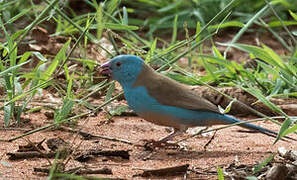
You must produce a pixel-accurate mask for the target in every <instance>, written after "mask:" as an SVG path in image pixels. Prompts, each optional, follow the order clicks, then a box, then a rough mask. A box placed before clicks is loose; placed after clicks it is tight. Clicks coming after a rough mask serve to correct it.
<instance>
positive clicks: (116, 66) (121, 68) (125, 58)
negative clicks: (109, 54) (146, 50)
mask: <svg viewBox="0 0 297 180" xmlns="http://www.w3.org/2000/svg"><path fill="white" fill-rule="evenodd" d="M144 65H145V64H144V62H143V60H142V59H141V58H140V57H138V56H134V55H119V56H116V57H114V58H113V59H111V60H110V61H108V62H106V63H104V64H102V65H101V68H102V71H101V74H103V75H107V76H110V77H111V78H112V79H114V80H116V81H118V82H119V83H120V84H121V85H122V86H125V85H128V86H129V85H132V84H133V83H134V81H135V80H136V79H137V76H138V75H139V73H140V72H141V70H142V68H143V66H144Z"/></svg>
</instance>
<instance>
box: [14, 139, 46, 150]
mask: <svg viewBox="0 0 297 180" xmlns="http://www.w3.org/2000/svg"><path fill="white" fill-rule="evenodd" d="M44 141H45V139H43V140H41V141H39V142H32V143H28V144H26V145H19V149H18V150H17V152H32V151H36V148H38V149H39V150H42V151H44V150H45V149H44V147H43V146H42V143H43V142H44ZM36 152H37V151H36Z"/></svg>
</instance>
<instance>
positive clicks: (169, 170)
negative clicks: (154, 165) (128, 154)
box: [135, 164, 189, 177]
mask: <svg viewBox="0 0 297 180" xmlns="http://www.w3.org/2000/svg"><path fill="white" fill-rule="evenodd" d="M188 168H189V164H185V165H181V166H174V167H166V168H161V169H153V170H147V169H141V168H139V169H140V170H143V171H144V172H143V173H142V174H137V175H135V176H142V177H149V176H174V175H180V174H185V173H186V172H187V170H188Z"/></svg>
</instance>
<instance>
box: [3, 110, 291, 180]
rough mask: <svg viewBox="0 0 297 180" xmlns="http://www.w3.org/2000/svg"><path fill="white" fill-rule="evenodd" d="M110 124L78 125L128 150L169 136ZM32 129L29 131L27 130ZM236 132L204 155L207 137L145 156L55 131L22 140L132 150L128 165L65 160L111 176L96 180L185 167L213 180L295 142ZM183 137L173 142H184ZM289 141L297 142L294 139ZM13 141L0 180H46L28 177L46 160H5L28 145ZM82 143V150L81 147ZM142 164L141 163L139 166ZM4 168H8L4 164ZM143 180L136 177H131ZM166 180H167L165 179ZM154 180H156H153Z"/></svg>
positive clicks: (36, 122)
mask: <svg viewBox="0 0 297 180" xmlns="http://www.w3.org/2000/svg"><path fill="white" fill-rule="evenodd" d="M27 118H30V119H31V121H30V122H29V124H27V125H25V127H23V128H29V127H30V126H32V125H33V126H34V127H35V128H36V127H37V126H41V125H44V124H46V120H45V119H46V117H45V116H44V115H43V114H42V113H35V114H33V116H32V114H31V116H30V117H27ZM113 120H114V122H111V123H108V124H106V123H104V121H106V119H105V118H104V114H103V113H99V114H98V116H96V117H90V118H87V120H86V121H85V120H80V121H79V123H78V126H77V127H78V129H80V128H81V130H83V131H86V132H88V133H91V134H94V135H105V136H110V137H114V138H120V139H126V140H129V141H131V142H132V143H133V144H140V142H141V140H143V139H155V140H157V139H159V138H161V137H163V136H165V135H167V134H168V132H167V131H166V128H164V127H161V126H157V125H153V124H151V123H149V122H146V121H144V120H142V119H141V118H138V117H116V118H113ZM30 124H31V125H30ZM256 124H257V125H260V126H265V127H266V128H269V129H272V130H275V131H277V130H278V127H277V125H274V124H272V123H270V122H258V123H256ZM240 129H241V128H240V127H232V128H227V129H224V130H220V131H218V132H217V134H216V136H215V138H214V140H213V141H212V143H211V144H210V145H209V146H208V148H207V150H206V151H204V150H203V146H204V145H205V144H206V143H207V141H208V140H209V139H210V136H206V137H203V136H198V137H194V138H191V139H189V140H187V141H185V142H184V143H185V145H186V147H187V150H177V149H171V150H168V149H158V150H156V151H155V152H153V153H151V152H149V151H145V150H144V148H142V147H137V146H133V145H128V144H124V143H119V142H113V141H108V140H101V139H99V140H83V139H82V138H81V137H80V136H78V137H77V138H75V137H76V134H75V133H69V132H64V131H60V130H54V131H43V132H38V133H35V134H33V135H29V136H27V137H25V138H28V139H30V141H32V142H37V141H40V140H42V139H44V138H46V139H49V138H53V137H61V138H62V139H64V140H65V141H67V142H70V143H71V144H72V145H73V146H74V148H75V147H76V146H79V149H89V148H90V147H93V148H98V149H104V150H131V152H130V155H131V157H130V160H123V159H121V158H110V157H97V158H96V159H95V160H91V161H89V162H85V163H80V162H78V161H75V160H70V161H69V163H68V164H67V168H73V167H77V166H88V167H96V168H100V167H108V168H111V169H112V172H113V175H108V176H106V175H97V176H98V177H112V178H125V179H132V178H133V175H136V174H139V173H141V172H142V170H141V169H158V168H165V167H170V166H177V165H183V164H189V165H190V167H189V169H191V170H193V171H190V172H189V173H188V176H187V177H188V178H190V179H217V174H216V168H217V166H220V167H222V168H223V169H224V168H227V167H228V166H229V165H230V164H231V163H236V164H245V165H250V164H252V165H254V164H257V163H258V162H260V161H263V160H265V159H266V158H267V157H268V156H269V155H270V154H272V153H275V152H277V149H278V148H279V147H281V146H284V147H285V148H286V149H295V150H296V148H297V144H296V143H294V142H291V143H287V142H283V141H279V142H278V143H277V144H275V145H273V142H274V139H273V138H271V137H268V136H266V135H262V134H258V133H246V132H245V133H243V132H238V131H237V130H240ZM18 134H22V132H19V131H5V130H1V131H0V139H8V138H11V137H13V136H16V135H18ZM187 135H188V134H185V135H183V136H181V137H178V138H177V139H181V138H183V137H186V136H187ZM292 137H294V138H297V136H296V135H292ZM25 138H23V139H18V140H16V141H13V142H1V146H0V152H1V154H0V161H2V162H5V165H4V164H3V163H0V178H1V179H44V178H45V177H46V176H44V175H41V174H36V173H33V168H34V167H46V165H48V161H47V160H46V159H40V158H35V159H28V160H17V161H10V160H8V157H7V156H6V153H8V152H14V151H16V150H17V149H18V145H25V144H27V141H26V140H25ZM80 143H81V144H80ZM144 158H147V159H146V160H143V159H144ZM7 163H8V164H7ZM134 178H135V179H142V178H141V177H134ZM165 178H166V177H165ZM182 178H184V177H183V176H175V177H170V179H182ZM155 179H159V178H155Z"/></svg>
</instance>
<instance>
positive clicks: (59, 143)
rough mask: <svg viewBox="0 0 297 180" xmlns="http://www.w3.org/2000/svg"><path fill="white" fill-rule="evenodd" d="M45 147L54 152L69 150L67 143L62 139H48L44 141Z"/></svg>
mask: <svg viewBox="0 0 297 180" xmlns="http://www.w3.org/2000/svg"><path fill="white" fill-rule="evenodd" d="M46 145H47V147H48V148H49V149H50V150H52V151H56V150H58V149H61V148H64V147H66V148H67V147H68V148H69V143H68V142H66V141H64V139H62V138H60V137H58V138H50V139H48V140H47V141H46Z"/></svg>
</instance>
